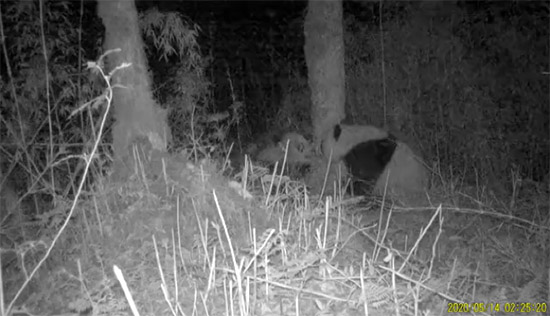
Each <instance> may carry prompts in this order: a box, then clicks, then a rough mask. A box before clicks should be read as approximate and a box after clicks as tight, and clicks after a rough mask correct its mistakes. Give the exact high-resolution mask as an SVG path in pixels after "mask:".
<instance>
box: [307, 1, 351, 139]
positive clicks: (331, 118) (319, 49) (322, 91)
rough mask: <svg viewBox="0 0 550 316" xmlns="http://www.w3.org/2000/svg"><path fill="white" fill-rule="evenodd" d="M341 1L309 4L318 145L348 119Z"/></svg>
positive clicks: (309, 47) (313, 111) (313, 117)
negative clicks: (346, 114) (344, 119)
mask: <svg viewBox="0 0 550 316" xmlns="http://www.w3.org/2000/svg"><path fill="white" fill-rule="evenodd" d="M342 10H343V9H342V1H341V0H334V1H317V0H309V4H308V12H307V15H306V20H305V26H304V32H305V39H306V40H305V47H304V50H305V55H306V62H307V66H308V78H309V87H310V89H311V101H312V105H313V107H312V109H311V120H312V125H313V133H314V137H315V139H316V144H317V146H319V143H320V140H322V139H323V138H324V137H326V136H327V134H328V133H329V132H330V131H331V130H332V127H333V126H334V124H336V123H339V122H340V121H341V120H342V119H343V118H344V116H345V110H344V105H345V101H346V99H345V71H344V31H343V21H342Z"/></svg>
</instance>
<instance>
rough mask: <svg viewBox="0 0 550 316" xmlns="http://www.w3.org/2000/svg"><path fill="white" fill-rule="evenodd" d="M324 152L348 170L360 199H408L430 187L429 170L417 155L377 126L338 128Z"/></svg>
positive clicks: (328, 140)
mask: <svg viewBox="0 0 550 316" xmlns="http://www.w3.org/2000/svg"><path fill="white" fill-rule="evenodd" d="M322 149H323V154H324V155H325V157H326V158H329V157H331V158H332V161H333V162H336V163H340V162H341V163H343V164H344V165H345V166H346V167H347V169H348V172H349V174H350V175H351V190H352V192H353V193H354V194H356V195H368V194H371V193H375V194H384V193H388V194H390V195H392V196H394V197H397V198H406V197H410V196H413V195H416V194H418V193H422V192H423V191H424V189H425V187H426V183H427V173H426V169H425V168H424V165H423V163H422V162H421V161H420V160H419V159H418V157H417V156H416V155H415V154H414V152H413V151H412V150H411V149H410V148H409V147H408V146H407V145H406V144H404V143H402V142H400V141H399V140H398V139H397V138H396V137H395V136H394V135H392V134H390V133H388V132H387V131H384V130H381V129H378V128H376V127H374V126H368V125H343V124H337V125H335V126H334V128H333V130H332V133H331V134H330V135H329V136H328V137H327V138H326V139H325V140H324V142H323V147H322Z"/></svg>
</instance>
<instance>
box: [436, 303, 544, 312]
mask: <svg viewBox="0 0 550 316" xmlns="http://www.w3.org/2000/svg"><path fill="white" fill-rule="evenodd" d="M547 308H548V306H547V304H546V303H447V313H498V312H501V313H502V312H503V313H546V311H547Z"/></svg>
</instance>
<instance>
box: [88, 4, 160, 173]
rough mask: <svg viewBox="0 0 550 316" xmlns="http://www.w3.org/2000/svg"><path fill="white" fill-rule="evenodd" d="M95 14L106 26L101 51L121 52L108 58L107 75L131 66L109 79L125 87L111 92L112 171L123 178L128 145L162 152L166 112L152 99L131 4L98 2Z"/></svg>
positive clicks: (129, 158)
mask: <svg viewBox="0 0 550 316" xmlns="http://www.w3.org/2000/svg"><path fill="white" fill-rule="evenodd" d="M97 14H98V16H99V17H100V18H101V19H102V20H103V24H104V25H105V41H104V44H103V46H104V50H105V51H107V50H110V49H115V48H120V49H121V52H119V53H112V54H110V55H109V56H108V57H107V65H106V66H105V67H106V70H107V72H109V71H111V70H112V69H114V68H115V67H117V66H120V65H121V64H122V63H123V62H127V63H131V66H130V67H128V68H124V69H122V70H118V71H117V72H116V73H115V75H114V76H113V78H112V79H111V82H112V84H113V85H115V84H119V85H122V86H124V88H114V91H113V93H114V95H113V109H114V111H113V115H114V118H115V120H116V122H115V124H114V126H113V150H114V159H115V164H114V166H113V168H114V170H113V171H114V174H115V175H117V176H119V177H124V176H125V175H127V171H129V170H131V169H129V168H128V167H130V168H131V166H132V158H133V154H132V146H131V145H134V144H141V145H143V144H144V143H145V144H147V142H148V143H149V144H147V147H148V148H152V149H156V150H160V151H165V150H166V144H167V141H168V140H169V137H170V133H169V129H168V126H167V124H166V112H165V111H164V110H162V109H161V108H160V107H159V106H158V105H157V103H156V102H155V100H154V99H153V94H152V91H151V82H150V80H151V79H150V78H149V74H148V72H147V70H148V67H147V60H146V56H145V51H144V44H143V40H142V38H141V34H140V29H139V24H138V13H137V9H136V6H135V3H134V1H133V0H109V1H98V6H97Z"/></svg>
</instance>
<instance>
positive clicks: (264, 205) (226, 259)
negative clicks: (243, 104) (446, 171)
mask: <svg viewBox="0 0 550 316" xmlns="http://www.w3.org/2000/svg"><path fill="white" fill-rule="evenodd" d="M135 152H136V157H135V158H136V159H135V161H139V164H137V165H136V166H135V170H134V175H133V177H132V178H131V179H130V181H128V182H126V183H109V182H107V181H106V180H102V181H100V183H99V184H100V185H98V186H97V191H96V193H95V194H94V195H92V196H90V197H88V198H86V199H84V200H81V201H79V202H78V203H76V202H75V205H77V207H76V209H77V212H75V214H76V215H75V216H76V218H75V219H74V220H72V221H68V222H67V226H63V227H62V228H65V229H66V230H67V231H68V232H71V231H72V232H73V233H66V234H58V236H61V240H60V241H59V242H58V247H60V245H63V247H64V248H63V249H57V251H52V252H46V253H45V254H44V252H42V255H43V257H42V258H43V260H42V261H43V262H45V265H44V268H43V269H40V271H38V272H36V273H34V274H29V273H28V271H31V270H32V268H33V267H31V269H28V268H27V270H24V269H23V266H24V265H21V264H19V265H17V268H16V267H14V266H12V267H11V270H10V271H12V273H14V274H13V275H11V276H10V277H8V278H5V279H4V282H7V279H10V280H11V283H10V284H19V286H21V284H22V283H21V282H24V281H26V282H27V283H28V284H29V285H28V286H27V291H22V295H21V296H20V298H19V300H18V301H17V302H16V304H14V305H13V306H14V307H17V308H16V309H13V310H12V312H16V311H19V312H21V311H24V310H25V309H27V310H28V311H33V314H37V313H50V314H55V313H57V314H62V313H65V314H66V313H68V312H70V313H73V314H76V313H81V314H82V313H84V314H87V313H90V314H93V315H107V314H108V315H119V314H120V315H128V313H129V312H130V311H132V313H133V314H134V315H138V314H141V315H289V314H293V315H321V314H323V315H324V314H334V315H347V314H349V315H351V314H353V315H355V314H361V315H441V314H444V313H447V311H448V310H449V308H454V307H457V306H465V304H466V303H485V304H487V305H485V306H489V304H497V303H499V304H500V308H501V310H504V308H505V306H508V305H506V304H510V303H514V302H517V301H518V300H519V299H521V300H522V301H523V302H538V303H543V302H545V301H547V299H548V296H547V293H548V292H547V286H548V285H547V282H548V281H547V269H548V266H547V261H545V259H547V257H546V258H545V257H544V256H545V254H547V253H548V252H547V251H548V249H547V236H548V230H549V229H548V214H544V213H539V214H537V213H536V212H541V210H542V209H543V208H542V205H541V206H540V207H539V208H538V211H537V209H533V211H532V212H531V217H523V218H520V217H517V216H515V215H514V214H515V213H518V212H517V210H518V209H516V210H508V211H507V212H508V213H506V212H505V211H504V210H502V211H496V210H493V209H491V207H489V206H487V205H484V204H483V203H484V202H482V201H477V200H475V199H474V198H471V200H475V201H474V202H475V203H474V202H472V203H474V204H476V205H477V206H476V207H473V208H464V207H461V206H459V205H456V204H455V205H453V204H452V203H455V202H454V201H453V200H452V199H449V198H448V197H449V196H454V197H460V196H464V195H463V194H460V193H459V192H456V191H454V192H451V191H447V192H445V194H441V195H440V196H446V198H444V201H442V202H441V203H440V202H438V204H437V205H438V206H427V207H423V208H414V209H410V208H404V207H397V206H395V205H393V206H392V204H391V202H390V201H377V200H356V199H355V200H354V199H347V198H346V197H345V196H343V195H342V194H339V195H335V196H333V197H331V198H328V199H326V200H319V198H318V197H317V196H310V195H308V193H307V191H306V190H305V189H304V185H303V184H301V183H297V182H293V181H291V180H290V179H288V178H287V177H285V176H281V175H279V174H268V173H267V172H266V170H265V169H262V168H259V167H255V166H253V165H252V164H251V163H250V161H248V163H246V164H245V167H244V169H243V172H242V173H241V174H240V178H241V180H240V181H234V180H228V179H227V178H224V177H222V176H220V171H219V168H218V167H217V166H216V165H215V164H212V163H210V162H208V161H203V162H202V163H200V164H192V163H190V162H187V161H185V160H184V159H182V158H181V156H179V157H178V156H167V155H161V154H157V155H153V156H150V157H149V158H145V156H142V155H140V154H138V151H135ZM159 175H160V176H159ZM243 179H244V180H243ZM440 187H445V186H443V185H441V186H440ZM449 187H450V186H446V188H449ZM434 199H435V198H434ZM519 202H520V201H518V203H516V205H521V203H519ZM456 203H460V201H458V202H456ZM463 204H464V203H463ZM62 228H61V229H60V232H61V230H62ZM69 228H70V229H69ZM75 232H80V233H79V234H77V233H75ZM45 243H46V244H48V242H45ZM49 245H52V246H53V245H54V244H49ZM26 246H27V252H26V253H28V252H29V249H35V250H36V249H40V247H38V244H35V245H33V246H36V247H33V246H30V245H26ZM48 253H50V255H49V256H48ZM18 254H19V258H23V257H24V254H25V253H24V252H19V253H18ZM34 267H36V265H34ZM25 271H27V272H25ZM16 276H17V277H16ZM16 281H18V282H16ZM6 284H7V283H6ZM5 288H6V287H5ZM13 289H14V288H10V287H7V288H6V293H5V294H6V296H5V298H6V299H7V300H8V301H9V300H11V299H13V295H14V292H13ZM453 303H454V304H455V305H452V304H453ZM449 304H451V305H449ZM457 304H458V305H457ZM475 306H476V307H479V306H480V304H478V305H475ZM471 308H472V309H473V308H474V306H472V307H471ZM480 314H486V315H489V314H495V313H494V312H491V311H487V312H485V313H481V312H480Z"/></svg>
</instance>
